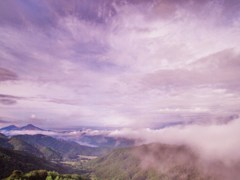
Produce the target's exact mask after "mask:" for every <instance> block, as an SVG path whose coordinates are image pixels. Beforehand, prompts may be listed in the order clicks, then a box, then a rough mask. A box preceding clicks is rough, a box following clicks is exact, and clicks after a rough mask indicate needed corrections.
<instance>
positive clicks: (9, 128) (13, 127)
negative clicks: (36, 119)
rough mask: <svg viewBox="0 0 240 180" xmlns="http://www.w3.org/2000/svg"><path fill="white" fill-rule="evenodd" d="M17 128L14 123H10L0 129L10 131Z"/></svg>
mask: <svg viewBox="0 0 240 180" xmlns="http://www.w3.org/2000/svg"><path fill="white" fill-rule="evenodd" d="M18 129H19V128H18V127H17V126H15V125H10V126H6V127H3V128H1V129H0V130H2V131H12V130H18Z"/></svg>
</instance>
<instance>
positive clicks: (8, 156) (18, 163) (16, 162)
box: [0, 148, 64, 179]
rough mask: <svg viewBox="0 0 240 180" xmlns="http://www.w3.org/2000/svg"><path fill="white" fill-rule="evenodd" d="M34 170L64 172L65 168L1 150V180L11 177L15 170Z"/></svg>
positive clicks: (33, 157) (17, 152) (11, 151)
mask: <svg viewBox="0 0 240 180" xmlns="http://www.w3.org/2000/svg"><path fill="white" fill-rule="evenodd" d="M34 169H47V170H55V171H60V172H62V171H64V168H63V167H61V166H59V165H57V164H54V163H51V162H49V161H46V160H44V159H42V158H38V157H35V156H32V155H30V154H27V153H24V152H21V151H13V150H10V149H4V148H0V179H1V178H4V177H7V176H9V175H10V174H11V173H12V171H13V170H21V171H23V172H28V171H31V170H34Z"/></svg>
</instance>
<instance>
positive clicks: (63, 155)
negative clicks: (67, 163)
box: [0, 134, 106, 161]
mask: <svg viewBox="0 0 240 180" xmlns="http://www.w3.org/2000/svg"><path fill="white" fill-rule="evenodd" d="M0 147H2V148H7V149H12V150H18V151H24V152H27V153H29V154H32V155H34V156H37V157H42V158H45V159H47V160H51V161H62V160H76V159H78V156H79V155H88V156H89V155H90V156H91V155H93V156H96V155H100V154H102V153H104V152H105V149H106V148H94V147H88V146H83V145H80V144H78V143H76V142H73V141H66V140H62V139H57V138H54V137H51V136H46V135H41V134H37V135H16V136H12V137H7V136H5V135H3V134H1V136H0Z"/></svg>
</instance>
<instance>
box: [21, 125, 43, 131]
mask: <svg viewBox="0 0 240 180" xmlns="http://www.w3.org/2000/svg"><path fill="white" fill-rule="evenodd" d="M18 130H20V131H23V130H30V131H43V129H41V128H39V127H36V126H34V125H32V124H28V125H26V126H23V127H20V128H19V129H18Z"/></svg>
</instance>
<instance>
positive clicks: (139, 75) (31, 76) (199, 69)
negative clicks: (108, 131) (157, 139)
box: [0, 0, 240, 127]
mask: <svg viewBox="0 0 240 180" xmlns="http://www.w3.org/2000/svg"><path fill="white" fill-rule="evenodd" d="M0 7H1V11H0V12H1V13H0V23H1V26H0V44H1V45H0V56H1V59H0V66H1V69H0V80H1V82H0V83H1V84H0V93H1V94H5V95H9V96H16V97H22V98H21V99H17V100H16V99H15V100H14V99H11V98H10V99H9V98H6V97H5V98H3V97H1V99H2V100H1V103H0V114H1V115H2V116H4V117H9V118H16V117H18V119H22V121H20V122H24V121H30V120H31V121H33V119H32V118H31V116H32V115H33V114H34V115H35V116H36V117H37V118H35V123H36V124H38V123H39V124H41V123H43V122H44V123H45V124H47V125H48V126H63V124H64V126H65V125H66V124H67V125H69V126H72V125H76V124H77V125H97V126H98V125H99V126H121V127H123V126H128V127H153V126H155V127H156V126H159V125H160V124H161V123H166V122H175V121H182V122H188V121H192V120H193V119H194V121H196V122H198V121H202V120H204V121H205V120H206V119H208V120H209V121H212V120H214V121H218V120H219V119H221V118H227V117H229V116H232V115H236V114H239V108H238V107H239V103H240V94H239V87H240V84H239V76H240V74H239V72H240V71H239V57H240V56H239V42H240V39H239V37H240V34H239V26H240V23H239V22H240V19H239V11H238V10H239V2H238V1H221V2H220V1H201V2H199V1H188V0H183V1H136V2H135V1H134V2H133V1H125V2H122V3H117V2H115V1H108V0H102V1H98V2H90V1H82V2H81V3H80V2H78V1H68V3H67V2H66V1H59V2H58V3H57V4H56V3H55V1H41V2H38V3H36V2H34V1H8V2H1V6H0ZM6 9H8V11H6ZM143 12H144V13H143ZM10 101H11V102H10ZM13 101H14V102H16V101H17V103H14V102H13ZM10 104H11V106H10ZM39 119H41V120H39ZM59 122H61V123H59ZM65 122H67V123H65Z"/></svg>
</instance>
